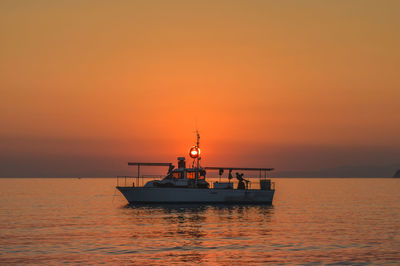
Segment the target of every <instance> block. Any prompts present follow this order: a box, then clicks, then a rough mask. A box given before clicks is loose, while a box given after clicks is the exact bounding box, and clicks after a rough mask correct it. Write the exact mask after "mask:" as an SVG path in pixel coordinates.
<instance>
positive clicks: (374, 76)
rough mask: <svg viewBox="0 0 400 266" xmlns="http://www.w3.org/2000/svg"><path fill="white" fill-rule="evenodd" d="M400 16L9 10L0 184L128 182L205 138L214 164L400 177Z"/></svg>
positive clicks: (179, 4) (387, 4) (85, 4)
mask: <svg viewBox="0 0 400 266" xmlns="http://www.w3.org/2000/svg"><path fill="white" fill-rule="evenodd" d="M399 10H400V2H399V1H397V0H395V1H368V0H360V1H357V0H353V1H311V0H310V1H256V0H253V1H234V0H231V1H156V0H150V1H40V0H39V1H23V0H22V1H7V0H3V1H1V2H0V40H1V41H0V176H3V177H7V176H9V177H13V176H19V177H23V176H38V177H40V176H51V177H57V176H112V175H117V174H118V175H119V174H131V173H132V170H133V169H132V168H128V167H127V166H126V163H127V162H128V161H156V162H158V161H161V162H175V160H176V157H177V156H186V157H188V154H187V153H188V150H189V148H190V146H191V145H193V144H194V143H195V133H194V132H195V130H196V128H197V129H198V130H199V131H200V134H201V144H200V145H201V148H202V156H203V158H202V159H203V160H202V162H203V165H204V166H215V165H222V166H225V165H233V166H238V167H239V166H242V167H275V168H276V169H277V170H280V171H313V170H319V169H326V168H336V167H343V166H354V167H361V168H364V167H365V168H364V169H368V167H372V166H373V167H385V166H391V167H393V166H399V167H400V138H399V132H400V122H399V121H400V105H399V99H400V77H399V70H400V50H399V48H398V47H400V34H399V28H400V17H399V16H398V13H399ZM367 172H368V170H367ZM367 172H366V174H368V173H367Z"/></svg>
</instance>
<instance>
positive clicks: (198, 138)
mask: <svg viewBox="0 0 400 266" xmlns="http://www.w3.org/2000/svg"><path fill="white" fill-rule="evenodd" d="M196 135H197V142H196V147H197V148H198V149H199V150H200V133H199V131H198V130H197V129H196ZM200 159H201V157H200V154H199V157H197V168H200V161H199V160H200Z"/></svg>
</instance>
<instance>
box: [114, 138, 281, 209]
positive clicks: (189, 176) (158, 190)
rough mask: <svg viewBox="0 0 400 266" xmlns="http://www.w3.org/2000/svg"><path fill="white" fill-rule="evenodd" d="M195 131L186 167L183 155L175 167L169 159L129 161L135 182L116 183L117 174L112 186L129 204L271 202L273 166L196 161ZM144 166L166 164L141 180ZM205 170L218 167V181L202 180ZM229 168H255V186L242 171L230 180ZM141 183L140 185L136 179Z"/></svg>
mask: <svg viewBox="0 0 400 266" xmlns="http://www.w3.org/2000/svg"><path fill="white" fill-rule="evenodd" d="M196 133H197V142H196V145H194V146H192V147H191V148H190V150H189V156H190V158H192V159H193V162H192V164H191V165H189V166H188V167H186V161H185V157H178V167H177V168H175V166H174V165H173V164H172V163H160V162H157V163H150V162H129V163H128V165H132V166H137V170H138V174H137V177H136V182H133V183H132V184H130V183H129V182H128V184H127V177H126V176H124V179H125V183H124V184H120V183H123V182H120V181H119V180H120V178H121V177H117V186H116V188H117V189H118V190H119V191H120V192H121V193H122V195H123V196H124V197H125V198H126V200H127V201H128V202H129V203H130V204H150V203H156V204H164V203H167V204H171V203H172V204H176V203H177V204H181V203H185V204H186V203H197V204H226V203H233V204H272V200H273V197H274V193H275V183H274V182H271V180H270V179H268V178H267V172H269V171H272V170H274V168H248V167H216V166H212V167H202V166H201V165H200V161H201V156H200V152H201V151H200V134H199V133H198V131H196ZM144 166H158V167H168V173H167V175H166V176H165V177H164V178H162V179H161V180H151V181H148V182H146V183H144V182H143V178H144V177H143V176H141V175H140V169H141V167H144ZM208 171H218V172H219V181H215V182H212V183H211V184H210V183H209V182H207V180H206V173H207V172H208ZM224 171H227V172H228V176H227V179H228V180H227V182H221V176H222V175H223V173H224ZM233 171H258V172H259V188H257V189H252V188H251V182H250V181H249V180H246V179H244V178H243V175H244V174H243V173H239V172H236V179H237V184H234V182H233V180H232V179H233V174H232V172H233ZM141 181H142V183H143V184H144V185H140V183H141Z"/></svg>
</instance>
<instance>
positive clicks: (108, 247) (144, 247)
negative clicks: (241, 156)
mask: <svg viewBox="0 0 400 266" xmlns="http://www.w3.org/2000/svg"><path fill="white" fill-rule="evenodd" d="M274 181H275V182H276V185H277V192H276V197H275V199H274V204H273V206H147V207H146V206H142V207H127V206H126V202H125V199H124V198H123V197H122V196H120V195H119V194H117V192H115V189H114V185H115V180H114V179H111V178H110V179H0V207H1V209H0V263H1V264H28V263H33V264H44V263H46V264H47V263H50V264H58V263H65V262H72V263H82V264H86V263H95V264H98V263H107V264H111V263H115V264H121V263H122V264H139V265H145V264H167V263H183V264H188V263H195V264H216V265H232V264H256V263H263V264H267V263H272V264H277V263H288V264H364V263H365V264H384V263H386V264H400V233H399V232H400V179H275V180H274ZM114 193H115V195H117V196H113V195H114Z"/></svg>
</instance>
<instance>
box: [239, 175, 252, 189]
mask: <svg viewBox="0 0 400 266" xmlns="http://www.w3.org/2000/svg"><path fill="white" fill-rule="evenodd" d="M236 179H237V180H239V183H238V186H237V189H247V184H248V183H249V180H246V179H244V178H243V173H241V174H239V173H236ZM245 183H246V184H245Z"/></svg>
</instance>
